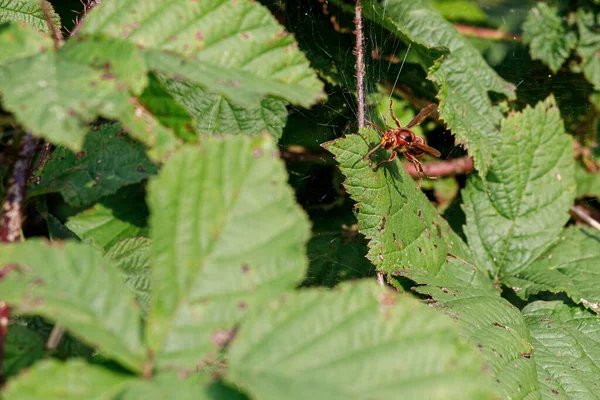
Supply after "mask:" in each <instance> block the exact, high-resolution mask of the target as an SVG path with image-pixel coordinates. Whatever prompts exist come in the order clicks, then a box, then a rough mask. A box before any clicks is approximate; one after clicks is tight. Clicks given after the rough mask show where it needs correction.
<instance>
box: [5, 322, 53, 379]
mask: <svg viewBox="0 0 600 400" xmlns="http://www.w3.org/2000/svg"><path fill="white" fill-rule="evenodd" d="M5 340H6V342H5V343H4V359H3V364H2V372H3V374H4V376H7V377H10V376H12V375H16V374H17V373H18V372H19V371H20V370H22V369H24V368H27V367H29V366H31V365H32V364H33V363H34V362H36V361H37V360H40V359H42V358H44V356H45V355H46V353H45V344H44V341H43V340H42V338H41V337H40V335H38V334H37V333H35V332H33V331H31V330H30V329H28V328H27V327H26V326H24V325H21V324H18V323H13V324H11V325H10V326H9V328H8V333H7V335H6V339H5Z"/></svg>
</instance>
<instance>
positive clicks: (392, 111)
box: [390, 98, 402, 129]
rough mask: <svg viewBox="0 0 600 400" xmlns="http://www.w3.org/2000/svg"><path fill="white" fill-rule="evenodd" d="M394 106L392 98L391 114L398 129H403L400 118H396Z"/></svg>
mask: <svg viewBox="0 0 600 400" xmlns="http://www.w3.org/2000/svg"><path fill="white" fill-rule="evenodd" d="M392 104H393V101H392V99H391V98H390V114H392V118H394V121H396V125H398V128H399V129H402V125H400V121H398V117H396V114H394V109H393V108H392Z"/></svg>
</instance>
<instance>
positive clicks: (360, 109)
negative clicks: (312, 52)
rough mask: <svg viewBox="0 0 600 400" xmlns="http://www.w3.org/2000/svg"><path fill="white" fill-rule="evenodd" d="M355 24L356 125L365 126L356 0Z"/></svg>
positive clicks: (360, 30)
mask: <svg viewBox="0 0 600 400" xmlns="http://www.w3.org/2000/svg"><path fill="white" fill-rule="evenodd" d="M354 24H355V25H356V31H355V33H356V49H355V53H356V96H357V100H358V127H359V128H364V126H365V107H366V106H365V86H364V81H363V77H364V75H365V64H364V58H363V26H362V4H361V1H360V0H356V15H355V17H354Z"/></svg>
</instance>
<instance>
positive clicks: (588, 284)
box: [505, 227, 600, 313]
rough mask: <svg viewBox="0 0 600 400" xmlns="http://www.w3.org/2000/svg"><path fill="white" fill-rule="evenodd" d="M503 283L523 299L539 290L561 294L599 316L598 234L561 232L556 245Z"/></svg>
mask: <svg viewBox="0 0 600 400" xmlns="http://www.w3.org/2000/svg"><path fill="white" fill-rule="evenodd" d="M505 284H506V285H507V286H511V287H512V288H513V290H514V291H515V292H516V293H517V295H519V297H521V298H523V299H527V298H528V297H529V296H531V295H534V294H536V293H539V292H542V291H550V292H553V293H558V292H564V293H566V294H567V296H569V297H570V298H571V299H572V300H573V301H574V302H576V303H581V304H582V305H583V306H585V307H587V308H590V309H592V310H593V311H595V312H598V313H600V293H599V292H598V288H599V287H600V235H598V232H597V231H595V230H592V229H588V228H576V227H570V228H568V229H565V230H564V231H563V232H562V233H561V234H560V239H559V240H558V242H557V243H556V244H554V245H553V246H552V247H550V248H549V249H547V250H546V251H545V252H544V253H543V254H542V255H541V256H540V257H539V258H538V259H537V260H535V261H534V262H533V263H531V264H529V266H527V268H525V269H524V270H522V271H521V272H519V273H518V274H516V275H514V276H511V277H508V278H507V279H506V280H505Z"/></svg>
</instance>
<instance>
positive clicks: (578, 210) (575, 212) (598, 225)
mask: <svg viewBox="0 0 600 400" xmlns="http://www.w3.org/2000/svg"><path fill="white" fill-rule="evenodd" d="M570 211H571V215H572V216H574V217H575V218H576V219H578V220H580V221H583V222H584V223H586V224H588V225H589V226H591V227H592V228H594V229H597V230H599V231H600V222H598V221H596V220H595V219H594V218H593V217H592V216H591V213H590V211H588V210H587V209H586V208H584V207H582V206H578V205H576V206H571V209H570Z"/></svg>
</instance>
